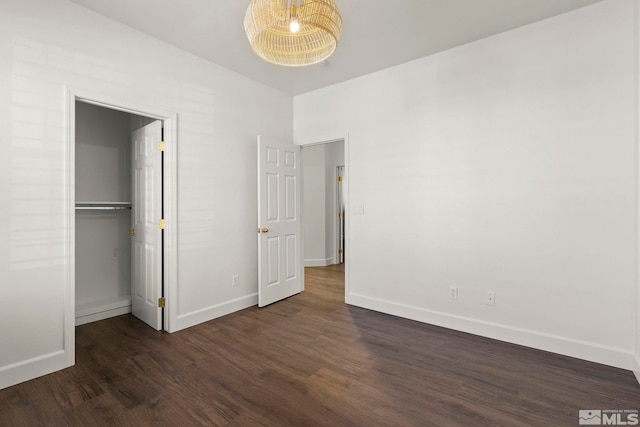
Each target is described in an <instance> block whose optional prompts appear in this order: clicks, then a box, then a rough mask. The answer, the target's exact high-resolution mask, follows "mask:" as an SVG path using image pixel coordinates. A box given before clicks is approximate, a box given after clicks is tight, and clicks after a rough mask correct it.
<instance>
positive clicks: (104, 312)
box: [76, 303, 131, 326]
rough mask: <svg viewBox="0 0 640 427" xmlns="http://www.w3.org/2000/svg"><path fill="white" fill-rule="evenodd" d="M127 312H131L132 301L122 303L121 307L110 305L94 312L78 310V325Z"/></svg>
mask: <svg viewBox="0 0 640 427" xmlns="http://www.w3.org/2000/svg"><path fill="white" fill-rule="evenodd" d="M127 313H131V303H128V304H121V306H120V307H113V308H111V307H109V308H104V309H99V310H95V312H94V313H81V314H78V312H77V311H76V326H80V325H84V324H86V323H91V322H97V321H98V320H104V319H108V318H110V317H115V316H120V315H123V314H127Z"/></svg>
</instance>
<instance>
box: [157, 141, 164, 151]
mask: <svg viewBox="0 0 640 427" xmlns="http://www.w3.org/2000/svg"><path fill="white" fill-rule="evenodd" d="M158 150H160V151H164V141H158Z"/></svg>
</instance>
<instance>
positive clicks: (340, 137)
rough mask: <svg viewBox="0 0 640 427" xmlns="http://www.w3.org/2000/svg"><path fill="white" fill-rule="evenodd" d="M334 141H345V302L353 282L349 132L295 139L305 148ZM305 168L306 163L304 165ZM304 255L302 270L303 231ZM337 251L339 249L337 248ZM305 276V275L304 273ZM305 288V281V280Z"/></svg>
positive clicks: (295, 141)
mask: <svg viewBox="0 0 640 427" xmlns="http://www.w3.org/2000/svg"><path fill="white" fill-rule="evenodd" d="M332 142H344V183H343V191H344V201H345V202H344V212H345V221H346V222H345V230H344V242H345V243H344V245H345V251H344V263H345V269H344V298H345V302H346V301H347V297H348V295H349V294H350V289H351V288H350V283H351V261H350V260H351V257H350V248H351V231H350V229H351V212H350V210H349V205H350V201H349V184H350V182H349V174H350V168H349V133H348V132H341V133H338V134H335V135H328V136H319V137H312V138H304V139H296V140H294V142H293V143H294V144H297V145H299V146H300V147H302V148H303V149H304V148H305V147H311V146H313V145H322V144H331V143H332ZM302 168H303V169H304V164H303V165H302ZM302 191H304V186H303V187H302ZM302 229H303V230H304V211H303V212H302ZM302 239H303V240H302V256H301V257H300V258H301V260H300V263H301V268H302V271H304V258H305V257H304V233H302ZM336 252H337V249H336ZM303 277H304V275H303ZM303 289H304V282H303Z"/></svg>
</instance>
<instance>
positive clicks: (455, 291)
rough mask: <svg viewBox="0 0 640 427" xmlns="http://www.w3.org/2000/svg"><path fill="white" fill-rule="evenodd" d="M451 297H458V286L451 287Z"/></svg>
mask: <svg viewBox="0 0 640 427" xmlns="http://www.w3.org/2000/svg"><path fill="white" fill-rule="evenodd" d="M449 299H458V288H457V287H456V286H450V287H449Z"/></svg>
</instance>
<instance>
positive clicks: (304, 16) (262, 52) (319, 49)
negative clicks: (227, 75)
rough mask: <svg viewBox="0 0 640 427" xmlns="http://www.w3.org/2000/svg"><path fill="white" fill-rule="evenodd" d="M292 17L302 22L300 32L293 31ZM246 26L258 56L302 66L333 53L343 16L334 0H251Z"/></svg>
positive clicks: (283, 63) (338, 37)
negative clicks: (291, 25)
mask: <svg viewBox="0 0 640 427" xmlns="http://www.w3.org/2000/svg"><path fill="white" fill-rule="evenodd" d="M292 19H295V20H297V22H298V23H299V24H300V29H299V31H297V32H293V31H292V30H291V27H290V24H291V21H292ZM244 29H245V31H246V33H247V37H248V38H249V43H251V47H252V48H253V51H254V52H255V53H256V54H257V55H258V56H260V57H261V58H263V59H264V60H266V61H269V62H271V63H274V64H278V65H285V66H289V67H300V66H305V65H311V64H316V63H318V62H321V61H323V60H325V59H326V58H328V57H329V56H331V54H332V53H333V52H334V51H335V50H336V46H337V44H338V40H339V39H340V34H341V33H342V17H341V16H340V12H339V11H338V8H337V7H336V5H335V4H334V3H333V0H252V1H251V4H250V5H249V8H248V9H247V14H246V15H245V17H244Z"/></svg>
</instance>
